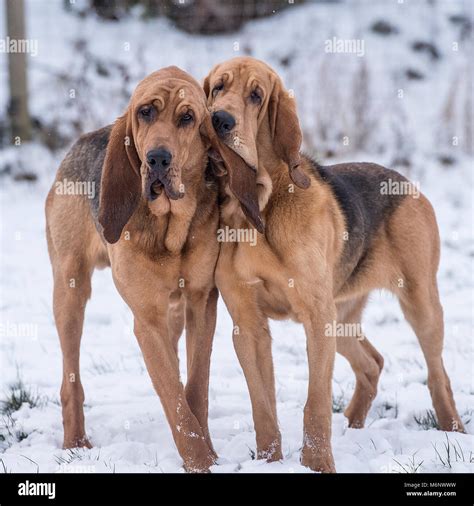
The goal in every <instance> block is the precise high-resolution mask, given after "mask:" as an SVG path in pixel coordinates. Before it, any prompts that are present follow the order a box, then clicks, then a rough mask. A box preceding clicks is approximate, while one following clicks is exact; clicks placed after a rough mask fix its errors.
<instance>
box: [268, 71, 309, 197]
mask: <svg viewBox="0 0 474 506" xmlns="http://www.w3.org/2000/svg"><path fill="white" fill-rule="evenodd" d="M268 117H269V120H270V130H271V132H272V135H273V146H274V148H275V152H276V153H277V155H278V156H279V157H280V158H281V159H282V160H283V161H284V162H285V163H287V164H288V168H289V171H290V177H291V180H292V181H293V183H295V184H296V186H299V187H300V188H308V187H309V185H310V180H309V178H308V177H307V176H306V174H304V172H303V171H302V170H301V169H300V168H299V165H300V164H301V156H300V148H301V142H302V138H303V136H302V134H301V128H300V123H299V121H298V115H297V113H296V102H295V99H294V98H293V97H292V96H290V94H289V92H288V91H287V90H285V89H284V88H283V85H282V84H281V82H280V80H279V79H278V80H277V81H276V82H275V84H274V86H273V92H272V94H271V96H270V100H269V102H268Z"/></svg>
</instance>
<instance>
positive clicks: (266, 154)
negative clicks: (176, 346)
mask: <svg viewBox="0 0 474 506" xmlns="http://www.w3.org/2000/svg"><path fill="white" fill-rule="evenodd" d="M222 83H224V88H223V89H222V90H215V87H216V85H217V86H218V87H220V85H221V84H222ZM254 89H258V90H259V92H260V94H261V96H262V100H261V103H260V104H257V105H256V104H252V103H251V102H250V99H249V95H250V93H251V91H252V90H254ZM204 90H205V92H206V94H207V95H208V106H209V109H210V110H211V112H214V111H218V110H225V111H227V112H229V113H231V114H232V116H233V117H234V119H235V120H236V126H235V133H234V132H231V133H230V135H229V136H228V138H227V139H225V142H226V144H227V145H228V146H229V147H230V148H232V149H233V150H234V151H235V153H237V154H239V155H240V157H241V162H240V163H239V162H238V161H235V163H234V167H233V168H232V169H231V173H230V174H229V176H231V177H230V179H229V178H226V177H225V176H224V177H223V179H222V188H221V193H222V195H225V196H226V199H225V200H224V201H223V204H222V206H221V227H224V226H229V227H231V228H235V229H239V228H249V227H251V225H250V224H249V222H248V221H247V219H246V216H244V213H243V212H242V210H241V206H239V200H240V196H239V194H238V193H236V192H235V191H234V189H233V188H232V176H233V173H232V171H233V172H237V171H240V173H243V171H244V169H245V165H250V166H253V167H255V168H256V170H257V174H256V180H257V181H263V182H264V184H263V185H260V186H259V187H258V204H259V205H258V204H257V207H258V209H257V211H256V213H254V214H258V213H260V218H261V219H262V220H263V222H264V224H265V234H264V235H259V236H258V241H257V245H256V246H251V245H250V244H249V243H245V242H240V243H237V242H236V243H232V242H227V243H223V244H222V247H221V253H220V255H219V260H218V265H217V269H216V283H217V286H218V288H219V290H220V292H221V294H222V296H223V298H224V301H225V303H226V305H227V308H228V310H229V312H230V314H231V316H232V319H233V321H234V326H235V329H234V335H233V340H234V345H235V349H236V351H237V355H238V358H239V361H240V363H241V365H242V367H243V370H244V374H245V377H246V380H247V383H248V386H249V391H250V397H251V402H252V409H253V417H254V423H255V430H256V437H257V449H258V457H259V458H266V459H268V460H270V461H271V460H278V459H281V458H282V452H281V436H280V432H279V428H278V421H277V414H276V404H275V386H274V377H273V365H272V356H271V336H270V332H269V325H268V318H275V319H280V318H292V319H293V320H294V321H296V322H299V323H302V324H303V325H304V328H305V332H306V336H307V351H308V363H309V386H308V400H307V403H306V406H305V408H304V439H303V449H302V463H303V464H304V465H306V466H308V467H310V468H311V469H313V470H315V471H323V472H333V471H335V465H334V460H333V456H332V451H331V416H332V413H331V412H332V392H331V380H332V373H333V364H334V355H335V352H336V337H335V336H334V335H331V333H329V334H328V332H327V325H331V323H332V322H336V321H337V322H339V323H344V322H356V323H360V318H361V315H362V310H363V308H364V305H365V303H366V301H367V294H368V293H369V292H370V291H371V290H373V289H375V288H385V289H387V290H390V291H392V292H394V293H395V294H396V295H397V296H398V297H399V299H400V302H401V306H402V309H403V311H404V314H405V316H406V317H407V319H408V321H409V322H410V323H411V325H412V327H413V329H414V330H415V332H416V334H417V337H418V339H419V341H420V343H421V346H422V349H423V352H424V354H425V358H426V361H427V365H428V371H429V372H428V386H429V388H430V392H431V395H432V398H433V405H434V407H435V410H436V413H437V416H438V419H439V422H440V425H441V427H442V428H443V429H444V430H463V427H462V423H461V420H460V418H459V416H458V414H457V412H456V408H455V405H454V400H453V396H452V392H451V389H450V386H449V379H448V377H447V375H446V372H445V370H444V366H443V363H442V358H441V351H442V343H443V320H442V309H441V305H440V302H439V297H438V291H437V286H436V271H437V267H438V261H439V236H438V230H437V226H436V220H435V216H434V212H433V209H432V207H431V205H430V204H429V202H428V201H427V199H426V198H425V197H423V196H421V197H420V198H419V199H417V200H415V199H413V198H407V199H406V200H404V201H403V202H402V203H401V204H400V207H399V208H398V209H396V210H395V211H394V212H393V214H392V215H391V216H390V217H389V218H387V219H386V221H385V222H384V223H383V226H380V227H379V229H378V231H377V235H376V237H375V238H374V240H373V241H372V243H371V247H370V251H369V254H370V259H371V263H370V265H371V268H370V269H366V270H364V271H363V273H361V274H360V275H358V276H356V277H355V279H350V275H351V273H352V272H353V270H354V266H350V265H348V264H347V263H344V262H343V261H342V254H343V250H344V232H345V230H346V223H345V218H344V215H343V213H342V210H341V208H340V207H339V204H338V202H337V201H336V199H335V196H334V193H333V192H332V191H331V190H330V188H329V186H328V185H327V184H323V182H322V181H320V180H318V179H317V178H316V177H314V176H313V175H312V174H311V167H310V166H309V162H307V161H306V160H305V161H302V160H300V159H299V147H300V146H299V143H300V140H301V132H300V128H299V123H298V118H297V116H296V106H295V104H294V99H292V98H290V97H289V95H288V93H287V92H286V91H285V90H284V88H283V86H282V83H281V81H280V79H279V78H278V76H277V75H276V74H275V72H274V71H273V70H272V69H271V68H270V67H268V66H267V65H266V64H264V63H263V62H259V61H258V60H254V59H252V58H235V59H233V60H229V61H227V62H224V63H222V64H220V65H218V66H216V67H215V68H214V69H213V70H212V71H211V72H210V74H209V76H208V77H207V78H206V81H205V83H204ZM275 97H279V99H280V100H279V103H281V104H283V106H282V107H279V106H278V100H277V99H276V98H275ZM275 107H276V108H277V109H278V110H277V111H275V110H274V108H275ZM272 108H273V110H272ZM275 118H276V119H275ZM275 122H276V123H277V125H275ZM236 136H237V137H239V138H240V141H239V142H237V143H236V142H235V137H236ZM243 162H245V163H243ZM295 171H296V173H295ZM309 181H311V185H310V186H309V188H307V186H308V183H309ZM251 184H252V183H251V182H249V183H248V187H250V186H251ZM253 184H255V183H253ZM298 186H299V187H301V188H307V189H301V188H299V187H298ZM247 205H248V204H247ZM246 215H247V214H246ZM421 266H423V268H420V267H421ZM400 280H403V288H399V286H400ZM337 349H338V351H339V352H340V353H341V354H342V355H343V356H344V357H346V358H347V359H348V360H349V362H350V363H351V366H352V368H353V370H354V372H355V374H356V378H357V384H356V390H355V393H354V397H353V399H352V401H351V403H350V405H349V406H348V408H347V410H346V416H347V417H348V418H349V424H350V426H351V427H362V426H363V424H364V421H365V417H366V415H367V412H368V410H369V408H370V405H371V403H372V400H373V398H374V397H375V394H376V389H377V382H378V378H379V375H380V372H381V370H382V367H383V359H382V357H381V355H380V354H379V353H378V352H377V350H375V348H374V347H373V346H372V345H371V344H370V343H369V342H368V341H367V339H366V338H364V336H362V339H361V340H358V339H355V338H352V339H351V338H348V337H342V338H341V337H339V338H337Z"/></svg>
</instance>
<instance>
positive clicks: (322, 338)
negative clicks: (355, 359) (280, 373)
mask: <svg viewBox="0 0 474 506" xmlns="http://www.w3.org/2000/svg"><path fill="white" fill-rule="evenodd" d="M325 305H326V308H324V306H325ZM318 307H319V310H316V311H314V310H313V311H311V313H309V315H308V316H307V317H305V318H303V323H304V327H305V332H306V339H307V353H308V366H309V385H308V400H307V402H306V406H305V408H304V439H303V449H302V453H301V463H302V464H303V465H304V466H307V467H309V468H310V469H312V470H313V471H320V472H324V473H331V472H335V471H336V468H335V465H334V459H333V456H332V450H331V421H332V375H333V369H334V359H335V354H336V338H335V336H334V335H332V334H333V333H332V331H330V330H328V329H332V322H334V321H335V318H336V308H335V306H334V305H330V306H329V307H327V303H326V304H324V303H322V304H318Z"/></svg>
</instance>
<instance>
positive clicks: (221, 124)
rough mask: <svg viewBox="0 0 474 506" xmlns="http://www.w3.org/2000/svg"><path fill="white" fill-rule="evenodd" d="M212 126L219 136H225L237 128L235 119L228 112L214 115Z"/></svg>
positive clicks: (217, 112)
mask: <svg viewBox="0 0 474 506" xmlns="http://www.w3.org/2000/svg"><path fill="white" fill-rule="evenodd" d="M212 125H213V127H214V130H215V131H216V132H217V133H218V134H219V135H225V134H228V133H229V132H230V131H231V130H232V129H233V128H234V127H235V119H234V117H233V116H232V115H231V114H229V113H228V112H226V111H216V112H215V113H214V114H213V115H212Z"/></svg>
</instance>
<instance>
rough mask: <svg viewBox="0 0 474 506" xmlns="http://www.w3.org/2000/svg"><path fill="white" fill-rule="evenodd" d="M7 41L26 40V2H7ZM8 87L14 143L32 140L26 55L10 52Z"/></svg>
mask: <svg viewBox="0 0 474 506" xmlns="http://www.w3.org/2000/svg"><path fill="white" fill-rule="evenodd" d="M6 10H7V37H8V38H7V40H10V41H17V42H16V44H18V41H20V40H25V39H26V37H25V5H24V0H6ZM8 85H9V90H10V102H9V106H8V116H9V119H10V132H11V136H12V141H13V142H17V141H18V139H19V140H20V142H23V141H27V140H30V139H31V119H30V115H29V112H28V80H27V67H26V53H25V52H12V51H8Z"/></svg>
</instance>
